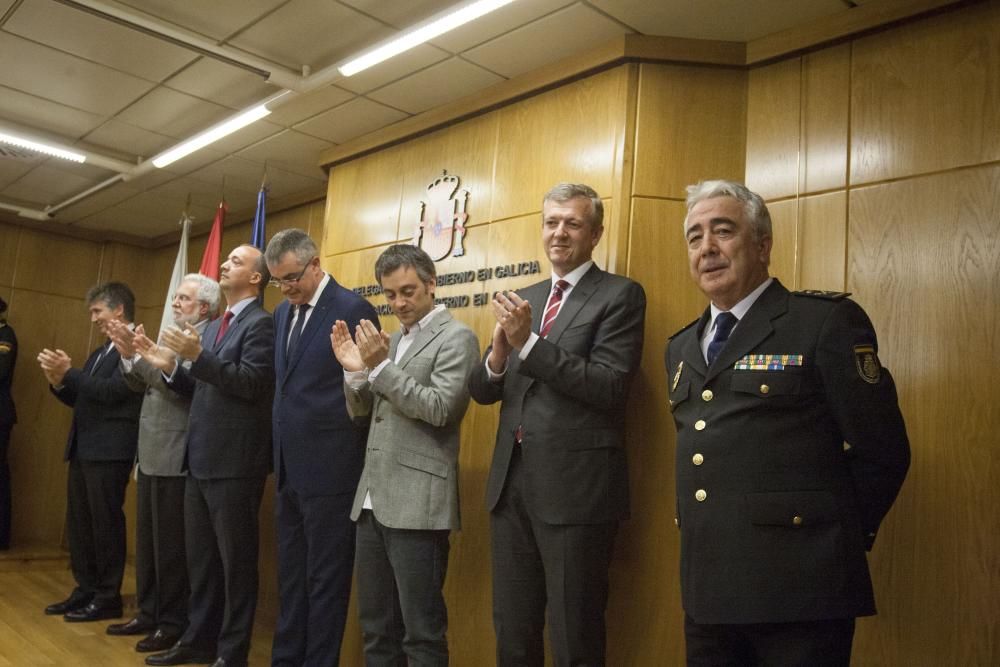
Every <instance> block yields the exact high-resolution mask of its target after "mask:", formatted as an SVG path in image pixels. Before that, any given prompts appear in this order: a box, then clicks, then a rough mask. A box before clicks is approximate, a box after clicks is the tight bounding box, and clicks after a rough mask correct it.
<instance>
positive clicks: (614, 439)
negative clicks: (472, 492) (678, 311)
mask: <svg viewBox="0 0 1000 667" xmlns="http://www.w3.org/2000/svg"><path fill="white" fill-rule="evenodd" d="M603 210H604V209H603V205H602V202H601V199H600V197H599V196H598V195H597V193H596V192H594V190H593V189H592V188H590V187H588V186H586V185H577V184H568V183H563V184H560V185H557V186H556V187H554V188H553V189H552V190H550V191H549V193H548V194H546V195H545V198H544V200H543V202H542V245H543V246H544V248H545V253H546V255H547V256H548V259H549V263H550V264H551V267H552V275H551V278H550V279H549V280H545V281H543V282H540V283H537V284H535V285H532V286H530V287H527V288H525V289H522V290H518V291H517V292H505V293H498V294H497V295H496V296H495V298H494V299H493V303H492V307H493V314H494V316H495V317H496V321H497V324H496V326H495V328H494V330H493V341H492V344H491V345H490V347H489V348H488V349H487V350H486V354H485V357H484V359H483V363H482V364H480V365H479V367H478V368H477V370H476V371H475V372H474V373H473V374H472V376H471V379H470V389H471V391H472V398H473V399H475V400H476V401H477V402H479V403H483V404H491V403H496V402H497V401H503V403H502V405H501V408H500V425H499V429H498V430H497V437H496V446H495V448H494V450H493V464H492V466H491V468H490V473H489V480H488V481H487V487H486V504H487V508H488V509H489V510H490V522H491V529H492V534H493V541H492V555H493V619H494V621H493V622H494V629H495V631H496V634H497V664H498V665H500V666H501V667H506V666H513V665H518V666H521V665H530V666H541V665H542V664H543V663H544V651H543V640H542V631H543V628H544V627H545V621H546V613H545V612H546V607H548V623H549V639H550V642H551V645H552V651H553V654H554V661H555V664H556V665H559V666H563V665H603V664H604V662H605V622H604V611H605V608H606V606H607V599H608V567H609V565H610V563H611V556H612V552H613V550H614V540H615V535H616V533H617V530H618V522H619V521H620V520H622V519H624V518H627V517H628V513H629V497H628V466H627V462H626V457H625V411H626V409H625V404H626V401H627V398H628V390H629V385H630V384H631V380H632V378H633V377H634V376H635V373H636V371H637V370H638V368H639V361H640V358H641V355H642V342H643V323H644V320H645V313H646V295H645V292H644V291H643V289H642V286H640V285H639V284H638V283H636V282H634V281H632V280H629V279H628V278H625V277H623V276H618V275H615V274H613V273H608V272H605V271H602V270H601V269H600V268H599V267H598V266H597V265H596V264H595V263H594V261H593V258H592V256H593V252H594V248H595V247H596V246H597V243H598V242H599V241H600V239H601V235H602V234H603V232H604V226H603Z"/></svg>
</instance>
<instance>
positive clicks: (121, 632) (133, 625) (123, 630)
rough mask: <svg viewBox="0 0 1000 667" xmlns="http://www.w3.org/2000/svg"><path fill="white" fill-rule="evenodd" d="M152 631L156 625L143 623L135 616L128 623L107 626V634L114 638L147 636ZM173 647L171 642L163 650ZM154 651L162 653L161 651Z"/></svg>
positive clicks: (149, 622)
mask: <svg viewBox="0 0 1000 667" xmlns="http://www.w3.org/2000/svg"><path fill="white" fill-rule="evenodd" d="M153 630H156V623H153V622H152V621H144V620H142V619H141V618H139V617H138V616H136V617H135V618H133V619H132V620H131V621H129V622H128V623H112V624H111V625H109V626H108V629H107V633H108V634H109V635H114V636H116V637H123V636H127V635H148V634H149V633H150V632H152V631H153ZM173 645H174V644H173V642H171V643H170V644H169V645H168V646H165V647H164V648H170V647H171V646H173ZM155 650H158V651H162V650H163V649H155Z"/></svg>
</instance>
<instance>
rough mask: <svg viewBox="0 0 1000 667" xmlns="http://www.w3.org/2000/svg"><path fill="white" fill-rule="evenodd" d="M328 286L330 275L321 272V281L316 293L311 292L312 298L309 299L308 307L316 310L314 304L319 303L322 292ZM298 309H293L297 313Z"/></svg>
mask: <svg viewBox="0 0 1000 667" xmlns="http://www.w3.org/2000/svg"><path fill="white" fill-rule="evenodd" d="M329 284H330V274H329V273H327V272H326V271H324V272H323V280H321V281H319V285H317V286H316V291H315V292H313V295H312V298H311V299H309V307H310V308H316V304H317V303H319V298H320V297H321V296H323V290H325V289H326V286H327V285H329ZM298 310H299V309H298V308H296V309H295V311H296V312H298Z"/></svg>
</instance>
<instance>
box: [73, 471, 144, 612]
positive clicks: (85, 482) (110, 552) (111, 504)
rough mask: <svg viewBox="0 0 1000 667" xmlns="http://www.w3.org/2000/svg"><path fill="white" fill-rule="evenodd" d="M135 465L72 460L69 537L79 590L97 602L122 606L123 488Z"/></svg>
mask: <svg viewBox="0 0 1000 667" xmlns="http://www.w3.org/2000/svg"><path fill="white" fill-rule="evenodd" d="M131 470H132V462H131V461H80V460H79V459H76V458H74V459H71V460H70V462H69V477H68V480H67V492H66V532H67V535H68V538H69V557H70V566H71V568H72V570H73V578H74V579H75V580H76V586H77V591H78V592H80V593H83V594H85V595H88V596H93V598H94V601H95V602H98V603H110V604H118V603H120V601H121V587H122V577H123V576H124V574H125V537H126V536H125V512H124V511H123V510H122V506H123V505H124V503H125V487H127V486H128V476H129V472H131Z"/></svg>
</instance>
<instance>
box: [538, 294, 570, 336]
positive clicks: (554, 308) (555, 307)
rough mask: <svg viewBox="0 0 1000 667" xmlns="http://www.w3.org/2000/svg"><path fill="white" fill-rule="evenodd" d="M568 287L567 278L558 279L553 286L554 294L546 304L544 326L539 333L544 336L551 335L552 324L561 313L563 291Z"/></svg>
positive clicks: (543, 316)
mask: <svg viewBox="0 0 1000 667" xmlns="http://www.w3.org/2000/svg"><path fill="white" fill-rule="evenodd" d="M567 287H569V283H568V282H566V281H565V280H560V281H558V282H557V283H556V284H555V285H554V286H553V287H552V294H551V295H549V302H548V304H546V306H545V313H544V314H543V315H542V328H541V329H540V330H539V332H538V335H539V336H541V337H542V338H545V337H546V336H548V335H549V331H550V330H551V329H552V324H553V323H554V322H555V321H556V315H558V314H559V304H560V303H562V298H563V291H564V290H565V289H566V288H567Z"/></svg>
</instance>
